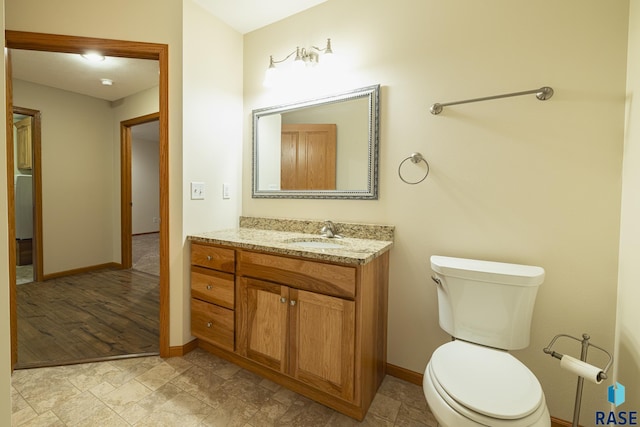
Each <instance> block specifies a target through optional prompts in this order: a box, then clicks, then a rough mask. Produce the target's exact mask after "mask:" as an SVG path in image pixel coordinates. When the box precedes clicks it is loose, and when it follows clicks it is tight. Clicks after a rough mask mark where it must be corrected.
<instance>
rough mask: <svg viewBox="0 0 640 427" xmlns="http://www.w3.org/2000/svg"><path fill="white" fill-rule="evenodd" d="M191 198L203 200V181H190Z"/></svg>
mask: <svg viewBox="0 0 640 427" xmlns="http://www.w3.org/2000/svg"><path fill="white" fill-rule="evenodd" d="M191 200H204V182H192V183H191Z"/></svg>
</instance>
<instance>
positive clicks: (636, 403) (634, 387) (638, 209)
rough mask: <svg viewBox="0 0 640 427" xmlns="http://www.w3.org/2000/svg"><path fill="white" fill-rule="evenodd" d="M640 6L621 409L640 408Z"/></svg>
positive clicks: (620, 350)
mask: <svg viewBox="0 0 640 427" xmlns="http://www.w3.org/2000/svg"><path fill="white" fill-rule="evenodd" d="M639 49H640V5H639V4H638V2H634V1H632V2H630V10H629V48H628V52H629V54H628V57H627V109H626V126H625V142H624V166H623V174H622V178H623V183H624V184H623V186H622V218H621V224H620V269H619V272H618V275H619V278H618V282H619V284H618V322H617V328H616V341H617V342H616V349H615V350H616V365H615V371H616V377H615V379H616V381H618V382H619V383H621V384H623V385H624V386H625V387H626V403H625V406H621V407H620V409H621V410H629V411H632V410H638V408H640V328H639V327H638V325H640V310H638V302H639V301H640V287H639V286H638V283H640V266H639V265H638V253H640V221H639V218H640V199H639V198H638V191H639V190H640V167H638V165H640V107H639V105H638V94H639V93H640V78H638V73H640V54H638V52H639Z"/></svg>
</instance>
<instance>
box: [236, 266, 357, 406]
mask: <svg viewBox="0 0 640 427" xmlns="http://www.w3.org/2000/svg"><path fill="white" fill-rule="evenodd" d="M238 313H239V316H238V328H237V339H238V347H237V350H238V353H240V354H241V355H242V356H244V357H247V358H249V359H251V360H253V361H255V362H257V363H260V364H263V365H265V366H268V367H270V368H271V369H275V370H278V371H280V372H282V373H284V374H287V375H290V376H292V377H293V378H295V379H297V380H299V381H302V382H304V383H307V384H309V385H311V386H313V387H315V388H317V389H319V390H322V391H324V392H326V393H330V394H334V395H337V396H339V397H341V398H343V399H347V400H351V399H353V393H354V387H353V381H354V362H355V360H354V348H355V302H354V301H350V300H346V299H342V298H336V297H332V296H328V295H323V294H319V293H314V292H308V291H303V290H299V289H294V288H290V287H288V286H284V285H278V284H275V283H271V282H266V281H262V280H256V279H252V278H248V277H239V278H238Z"/></svg>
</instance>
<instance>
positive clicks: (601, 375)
mask: <svg viewBox="0 0 640 427" xmlns="http://www.w3.org/2000/svg"><path fill="white" fill-rule="evenodd" d="M561 337H565V338H571V339H572V340H576V341H578V342H580V343H582V351H581V353H580V361H581V362H584V365H585V366H587V367H589V368H594V367H593V366H592V365H589V364H587V352H588V350H589V347H595V348H597V349H598V350H600V351H602V352H603V353H604V354H606V355H607V356H608V357H609V361H608V362H607V365H606V366H605V367H604V368H602V369H600V371H599V372H598V373H597V375H596V379H597V380H598V383H599V382H600V381H602V380H604V379H606V378H607V371H608V370H609V368H610V367H611V363H612V362H613V358H612V357H611V354H610V353H609V352H608V351H607V350H605V349H604V348H602V347H598V346H597V345H595V344H591V343H590V342H589V339H591V337H590V336H589V334H582V340H581V339H579V338H576V337H573V336H571V335H567V334H559V335H556V336H555V337H553V339H552V340H551V342H550V343H549V345H548V346H546V347H545V348H544V349H543V350H542V351H544V352H545V353H547V354H550V355H551V357H555V358H556V359H560V360H562V358H563V357H564V355H563V354H561V353H558V352H555V351H553V350H551V347H553V344H554V343H555V342H556V340H557V339H558V338H561ZM568 357H570V356H568ZM595 369H596V370H597V369H598V368H595ZM583 385H584V377H583V376H581V375H578V384H577V386H576V403H575V405H574V407H573V424H571V426H572V427H578V422H579V420H580V404H581V402H582V386H583Z"/></svg>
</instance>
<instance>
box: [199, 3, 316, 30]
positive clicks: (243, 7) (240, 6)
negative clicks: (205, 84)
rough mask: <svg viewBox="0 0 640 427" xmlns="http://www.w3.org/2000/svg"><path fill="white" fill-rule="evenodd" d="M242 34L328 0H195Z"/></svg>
mask: <svg viewBox="0 0 640 427" xmlns="http://www.w3.org/2000/svg"><path fill="white" fill-rule="evenodd" d="M194 1H195V2H196V3H198V4H199V5H200V6H202V7H203V8H204V9H206V10H207V11H209V12H210V13H211V14H212V15H214V16H216V17H218V18H220V20H222V21H224V22H226V23H227V24H229V26H231V27H232V28H234V29H235V30H236V31H238V32H239V33H241V34H246V33H248V32H251V31H253V30H257V29H258V28H261V27H264V26H266V25H269V24H272V23H274V22H276V21H280V20H281V19H284V18H286V17H288V16H291V15H294V14H296V13H298V12H302V11H303V10H306V9H309V8H310V7H313V6H316V5H318V4H320V3H324V2H325V1H327V0H194Z"/></svg>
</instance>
